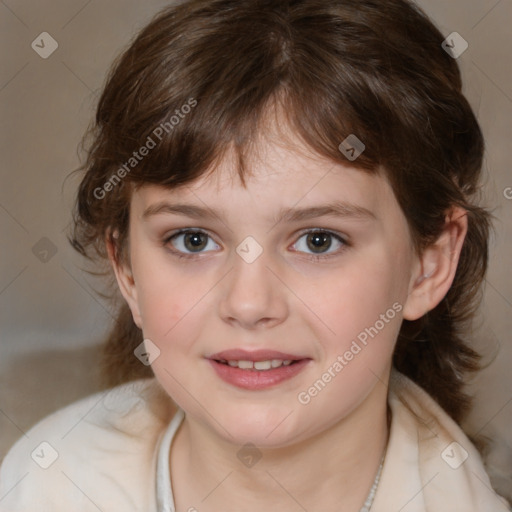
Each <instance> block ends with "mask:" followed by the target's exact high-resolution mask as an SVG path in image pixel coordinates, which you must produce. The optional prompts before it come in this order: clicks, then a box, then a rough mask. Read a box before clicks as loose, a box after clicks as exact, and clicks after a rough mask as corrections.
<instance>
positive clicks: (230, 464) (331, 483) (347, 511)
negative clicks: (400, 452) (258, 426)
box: [170, 384, 389, 512]
mask: <svg viewBox="0 0 512 512" xmlns="http://www.w3.org/2000/svg"><path fill="white" fill-rule="evenodd" d="M388 433H389V428H388V410H387V388H386V386H381V385H380V384H378V385H376V386H375V387H374V389H373V390H372V392H371V393H370V395H369V396H368V397H367V398H366V399H365V401H364V402H363V403H362V404H360V405H359V407H357V408H356V409H355V410H354V411H352V412H351V413H350V414H349V415H348V416H346V417H345V418H342V419H340V420H339V421H338V422H336V423H335V424H334V425H332V426H331V427H329V428H328V429H326V430H324V431H322V432H321V433H319V434H318V435H316V436H313V437H310V438H308V439H307V440H305V441H302V442H300V443H295V444H293V445H289V446H285V447H280V448H275V449H265V450H259V453H260V454H261V458H260V459H259V461H258V462H257V463H256V464H254V465H253V466H252V467H245V466H244V465H243V464H241V463H240V460H239V459H238V457H237V453H238V452H239V451H240V449H241V447H240V446H238V445H233V444H231V443H229V442H227V441H226V440H224V439H222V438H219V437H218V436H217V435H216V434H215V433H214V432H212V431H211V430H209V429H208V428H207V427H205V426H204V425H203V424H198V423H196V422H194V421H193V420H192V419H190V418H188V417H187V416H186V417H185V419H184V421H183V423H182V425H181V427H180V429H179V430H178V432H177V434H176V437H175V439H174V442H173V449H172V450H171V455H172V456H171V457H170V467H171V475H172V476H171V478H172V482H173V493H174V498H175V505H176V510H179V511H181V510H183V511H188V510H194V508H193V507H195V508H196V509H197V510H198V511H199V512H219V511H221V510H222V511H225V510H226V511H227V510H237V511H244V512H252V511H254V512H256V511H258V512H259V511H261V510H280V511H283V512H287V511H300V510H311V511H313V510H322V511H325V512H339V511H340V504H343V511H344V512H359V510H360V509H361V507H362V505H363V503H364V501H365V499H366V497H367V495H368V493H369V492H370V489H371V487H372V485H373V482H374V479H375V476H376V474H377V471H378V468H379V465H380V462H381V459H382V457H383V455H384V452H385V447H386V444H387V439H388ZM226 504H228V506H226Z"/></svg>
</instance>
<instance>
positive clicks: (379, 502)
mask: <svg viewBox="0 0 512 512" xmlns="http://www.w3.org/2000/svg"><path fill="white" fill-rule="evenodd" d="M388 403H389V406H390V409H391V413H392V420H391V427H390V435H389V442H388V448H387V452H386V457H385V461H384V466H383V469H382V474H381V478H380V483H379V486H378V488H377V492H376V494H375V500H374V503H373V506H372V508H371V512H398V511H400V512H459V511H460V512H506V511H510V510H511V508H510V505H509V504H508V503H507V502H506V501H505V500H504V499H503V498H501V497H499V496H498V495H497V494H496V493H495V492H494V491H493V489H492V487H491V484H490V481H489V478H488V476H487V474H486V472H485V469H484V466H483V463H482V460H481V458H480V455H479V453H478V452H477V450H476V448H475V447H474V446H473V445H472V443H471V442H470V441H469V439H468V438H467V436H466V435H465V434H464V432H463V431H462V429H461V428H460V427H459V426H458V425H457V424H456V423H455V422H454V421H453V420H452V419H451V418H450V417H449V416H448V415H447V414H446V412H444V411H443V410H442V409H441V407H439V405H437V403H436V402H435V401H434V400H433V399H432V398H431V397H430V396H429V395H428V394H427V393H426V392H425V391H423V390H422V389H421V388H420V387H419V386H417V385H416V384H415V383H413V382H412V381H411V380H410V379H408V378H407V377H405V376H404V375H402V374H400V373H399V372H397V371H396V370H393V372H392V374H391V377H390V387H389V395H388ZM184 417H185V413H184V411H183V410H181V409H178V411H177V412H175V409H173V407H172V405H171V402H170V400H169V399H168V397H166V396H165V395H164V392H163V390H161V388H160V386H159V385H158V383H157V382H156V380H155V379H145V380H139V381H135V382H131V383H129V384H124V385H122V386H118V387H117V388H114V389H112V390H109V391H106V392H103V393H98V394H95V395H92V396H90V397H88V398H86V399H83V400H81V401H79V402H76V403H74V404H71V405H70V406H68V407H65V408H63V409H61V410H59V411H57V412H56V413H54V414H52V415H50V416H48V417H47V418H45V419H43V420H42V421H41V422H39V423H38V424H37V425H35V426H34V427H33V428H32V429H31V430H30V431H29V432H28V433H27V434H26V436H23V437H22V438H21V439H19V440H18V441H17V443H16V444H15V445H14V446H13V447H12V448H11V450H10V451H9V453H8V454H7V456H6V457H5V459H4V461H3V463H2V466H1V467H0V511H1V512H69V511H70V510H72V511H74V512H89V511H95V512H97V511H98V510H100V511H101V512H114V511H115V512H117V511H120V510H122V511H123V512H131V511H134V512H135V511H141V512H142V511H143V512H174V497H173V489H172V483H171V478H170V470H169V462H168V461H169V453H170V450H171V449H172V441H173V439H174V437H175V434H176V432H177V431H178V429H179V427H180V425H181V424H182V422H183V419H184ZM198 501H199V502H200V500H198ZM198 511H199V512H200V510H199V508H198Z"/></svg>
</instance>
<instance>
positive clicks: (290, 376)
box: [123, 142, 415, 447]
mask: <svg viewBox="0 0 512 512" xmlns="http://www.w3.org/2000/svg"><path fill="white" fill-rule="evenodd" d="M263 149H264V151H263V152H262V153H261V152H260V157H259V158H258V159H254V160H253V161H252V171H253V173H252V176H251V177H249V178H248V180H247V188H244V187H243V186H242V185H241V183H240V182H239V180H238V178H237V177H235V172H234V169H235V168H234V166H233V165H232V164H231V161H230V160H225V161H224V162H223V163H221V164H220V165H219V166H218V167H217V169H216V172H215V174H213V175H212V176H210V177H203V178H202V179H200V180H198V181H196V182H194V183H193V184H191V185H187V186H186V187H181V188H179V189H173V190H166V189H165V188H162V187H159V186H144V187H142V188H141V189H139V190H138V191H136V192H134V194H133V197H132V203H131V213H130V232H129V237H130V260H131V267H130V269H129V270H127V272H129V273H130V276H133V281H132V280H131V277H130V278H129V280H128V284H126V285H125V287H124V291H123V293H124V295H125V297H126V298H127V300H128V302H129V304H130V307H131V309H132V312H133V314H134V319H135V321H136V323H137V324H138V325H139V326H140V327H141V328H142V329H143V334H144V338H145V339H149V340H151V343H152V344H154V345H156V346H157V347H158V349H159V351H160V355H159V356H158V357H157V358H156V359H155V361H154V362H153V364H152V367H153V370H154V373H155V375H156V377H157V379H158V380H159V382H160V383H161V385H162V386H163V387H164V388H165V390H166V391H167V393H168V394H169V395H170V396H171V397H172V398H173V399H174V400H175V401H176V403H178V405H180V407H182V408H183V409H184V410H185V412H186V413H187V417H188V418H190V419H191V420H194V421H196V422H198V423H200V424H202V425H203V426H205V427H207V428H209V429H210V431H211V432H214V433H216V434H217V435H218V436H221V437H222V438H223V439H225V440H226V441H229V442H232V443H236V444H239V445H240V444H243V443H246V442H248V441H251V442H253V443H255V444H256V445H257V446H262V447H263V446H268V447H270V446H275V447H278V446H286V445H289V444H291V443H294V442H299V441H302V440H305V439H307V438H309V437H311V436H314V435H316V434H318V433H321V432H322V431H323V430H325V429H327V428H330V427H332V426H333V425H335V424H336V423H337V422H339V421H340V420H341V419H343V418H345V417H347V416H348V415H349V414H351V412H352V411H354V410H355V409H356V408H357V407H358V406H359V405H360V404H361V403H362V402H364V401H365V400H366V399H367V398H368V397H369V396H370V395H371V392H372V390H373V388H374V386H376V385H378V378H377V376H382V377H383V378H385V377H387V373H389V368H390V361H391V357H392V352H393V348H394V345H395V341H396V337H397V334H398V331H399V328H400V324H401V321H402V314H403V311H402V308H403V306H404V303H405V302H406V301H407V297H408V290H409V287H410V282H411V275H412V273H413V270H412V269H413V267H414V262H415V256H414V251H413V246H412V242H411V238H410V234H409V230H408V226H407V222H406V219H405V217H404V215H403V213H402V211H401V210H400V207H399V205H398V203H397V201H396V198H395V196H394V194H393V191H392V189H391V187H390V185H389V184H388V182H387V180H386V179H385V177H383V176H381V175H370V174H367V173H365V172H363V171H360V170H357V169H354V168H351V167H350V166H349V165H340V164H334V163H333V162H330V161H328V160H324V159H322V158H320V157H318V156H315V155H313V154H307V153H306V152H305V150H303V151H297V150H296V149H292V148H291V147H287V146H284V145H278V144H273V143H270V142H268V143H266V144H265V147H264V148H263ZM347 164H348V162H347ZM290 361H292V362H291V363H290ZM283 362H284V364H283ZM384 376H385V377H384ZM285 418H286V419H285ZM283 420H284V421H283ZM270 433H271V435H270Z"/></svg>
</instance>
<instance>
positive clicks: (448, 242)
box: [404, 207, 468, 320]
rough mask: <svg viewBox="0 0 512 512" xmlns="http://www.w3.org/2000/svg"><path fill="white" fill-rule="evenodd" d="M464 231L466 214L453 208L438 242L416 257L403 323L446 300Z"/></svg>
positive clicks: (457, 208) (460, 249)
mask: <svg viewBox="0 0 512 512" xmlns="http://www.w3.org/2000/svg"><path fill="white" fill-rule="evenodd" d="M467 229H468V219H467V212H466V210H464V209H462V208H459V207H454V208H453V209H452V210H450V212H449V213H448V214H447V216H446V220H445V225H444V228H443V231H442V232H441V234H440V236H439V237H438V239H437V240H436V241H435V242H434V243H433V244H431V245H430V246H428V247H427V248H426V249H425V250H424V251H423V253H422V254H421V256H419V261H418V263H419V264H418V265H417V266H416V267H417V268H416V270H415V272H414V273H413V276H412V277H411V282H410V286H409V295H408V297H407V300H406V303H405V304H404V318H405V319H406V320H417V319H418V318H421V317H422V316H423V315H425V314H426V313H428V312H429V311H431V310H432V309H434V308H435V307H436V306H437V305H438V304H439V303H440V302H441V301H442V300H443V298H444V297H445V296H446V294H447V293H448V290H449V289H450V286H451V285H452V283H453V279H454V278H455V272H456V270H457V265H458V263H459V258H460V253H461V251H462V246H463V244H464V239H465V237H466V233H467Z"/></svg>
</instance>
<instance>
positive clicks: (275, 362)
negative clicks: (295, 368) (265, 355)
mask: <svg viewBox="0 0 512 512" xmlns="http://www.w3.org/2000/svg"><path fill="white" fill-rule="evenodd" d="M220 362H221V363H226V364H229V366H233V367H238V368H241V369H242V370H249V369H255V370H270V369H271V368H279V367H280V366H289V365H290V364H292V360H291V359H286V360H284V361H283V360H282V359H271V360H270V359H269V360H268V361H254V362H253V361H226V360H225V359H221V361H220Z"/></svg>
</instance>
